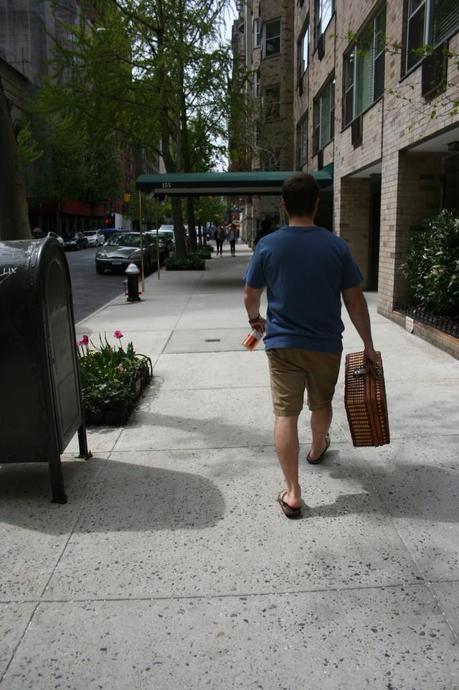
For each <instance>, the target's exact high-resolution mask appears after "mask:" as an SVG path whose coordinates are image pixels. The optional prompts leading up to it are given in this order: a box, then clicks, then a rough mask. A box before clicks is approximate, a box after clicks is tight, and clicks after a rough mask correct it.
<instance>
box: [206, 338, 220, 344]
mask: <svg viewBox="0 0 459 690" xmlns="http://www.w3.org/2000/svg"><path fill="white" fill-rule="evenodd" d="M205 342H206V343H219V342H221V341H220V338H206V340H205Z"/></svg>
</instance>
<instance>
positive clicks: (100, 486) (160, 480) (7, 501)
mask: <svg viewBox="0 0 459 690" xmlns="http://www.w3.org/2000/svg"><path fill="white" fill-rule="evenodd" d="M101 463H104V467H103V469H102V471H101V472H100V473H98V474H97V477H96V476H95V472H97V471H98V470H99V469H100V465H101ZM0 472H1V477H2V481H1V483H0V522H3V523H6V524H9V525H14V526H16V527H20V528H23V529H27V530H35V531H39V532H45V533H49V534H55V535H59V534H65V533H67V532H68V531H69V530H71V529H72V528H73V524H74V522H75V519H76V518H77V517H78V515H79V513H80V511H81V515H80V516H79V517H78V521H77V524H76V526H75V528H74V531H75V532H84V533H88V532H126V531H133V532H136V531H146V532H148V531H156V530H164V529H166V530H167V529H204V528H207V527H213V526H214V525H215V524H216V523H217V522H218V521H219V520H221V519H222V518H223V514H224V511H225V501H224V498H223V494H222V493H221V492H220V491H219V489H217V487H216V486H215V485H214V484H213V483H212V482H211V481H210V480H209V479H207V478H206V477H202V476H200V475H197V474H191V473H189V472H177V471H173V470H166V469H163V468H159V467H148V466H145V465H136V464H134V463H125V462H117V461H115V460H98V459H97V458H93V459H92V460H89V461H88V462H84V461H79V462H78V461H71V460H70V461H65V460H64V462H63V473H64V482H65V488H66V492H67V496H68V503H67V504H66V505H56V504H53V503H51V502H50V487H49V476H48V467H47V465H46V464H45V463H34V464H17V465H4V466H1V467H0ZM82 508H83V510H81V509H82Z"/></svg>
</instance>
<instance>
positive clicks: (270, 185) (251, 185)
mask: <svg viewBox="0 0 459 690" xmlns="http://www.w3.org/2000/svg"><path fill="white" fill-rule="evenodd" d="M295 174H296V173H295V172H288V171H282V172H237V173H236V172H222V173H173V174H169V173H166V174H163V175H140V177H138V178H137V189H140V190H141V191H142V192H149V193H153V194H154V195H155V196H158V195H163V194H166V195H167V196H252V195H254V196H258V195H268V194H269V195H273V194H275V195H278V194H280V191H281V187H282V183H283V182H284V180H285V179H286V178H287V177H291V176H292V175H295ZM311 174H312V175H313V176H314V177H315V178H316V180H317V182H318V183H319V185H320V187H329V186H330V185H331V184H332V182H333V173H332V170H331V169H330V168H328V169H325V168H324V169H323V170H319V171H316V172H313V173H311Z"/></svg>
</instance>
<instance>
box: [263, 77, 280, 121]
mask: <svg viewBox="0 0 459 690" xmlns="http://www.w3.org/2000/svg"><path fill="white" fill-rule="evenodd" d="M263 96H264V97H263V109H264V113H265V120H278V119H279V118H280V84H273V85H272V86H267V87H266V89H265V90H264V94H263Z"/></svg>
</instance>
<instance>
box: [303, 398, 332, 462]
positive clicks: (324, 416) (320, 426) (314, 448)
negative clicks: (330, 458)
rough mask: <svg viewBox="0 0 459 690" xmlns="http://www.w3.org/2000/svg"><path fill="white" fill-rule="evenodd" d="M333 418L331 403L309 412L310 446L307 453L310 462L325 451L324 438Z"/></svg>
mask: <svg viewBox="0 0 459 690" xmlns="http://www.w3.org/2000/svg"><path fill="white" fill-rule="evenodd" d="M332 417H333V410H332V406H331V403H328V404H327V405H325V406H324V407H321V408H320V409H318V410H313V411H312V412H311V430H312V444H311V450H310V451H309V457H310V459H311V460H316V459H317V458H318V457H319V456H320V455H321V454H322V453H323V452H324V450H325V437H326V435H327V434H328V431H329V429H330V424H331V421H332Z"/></svg>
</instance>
